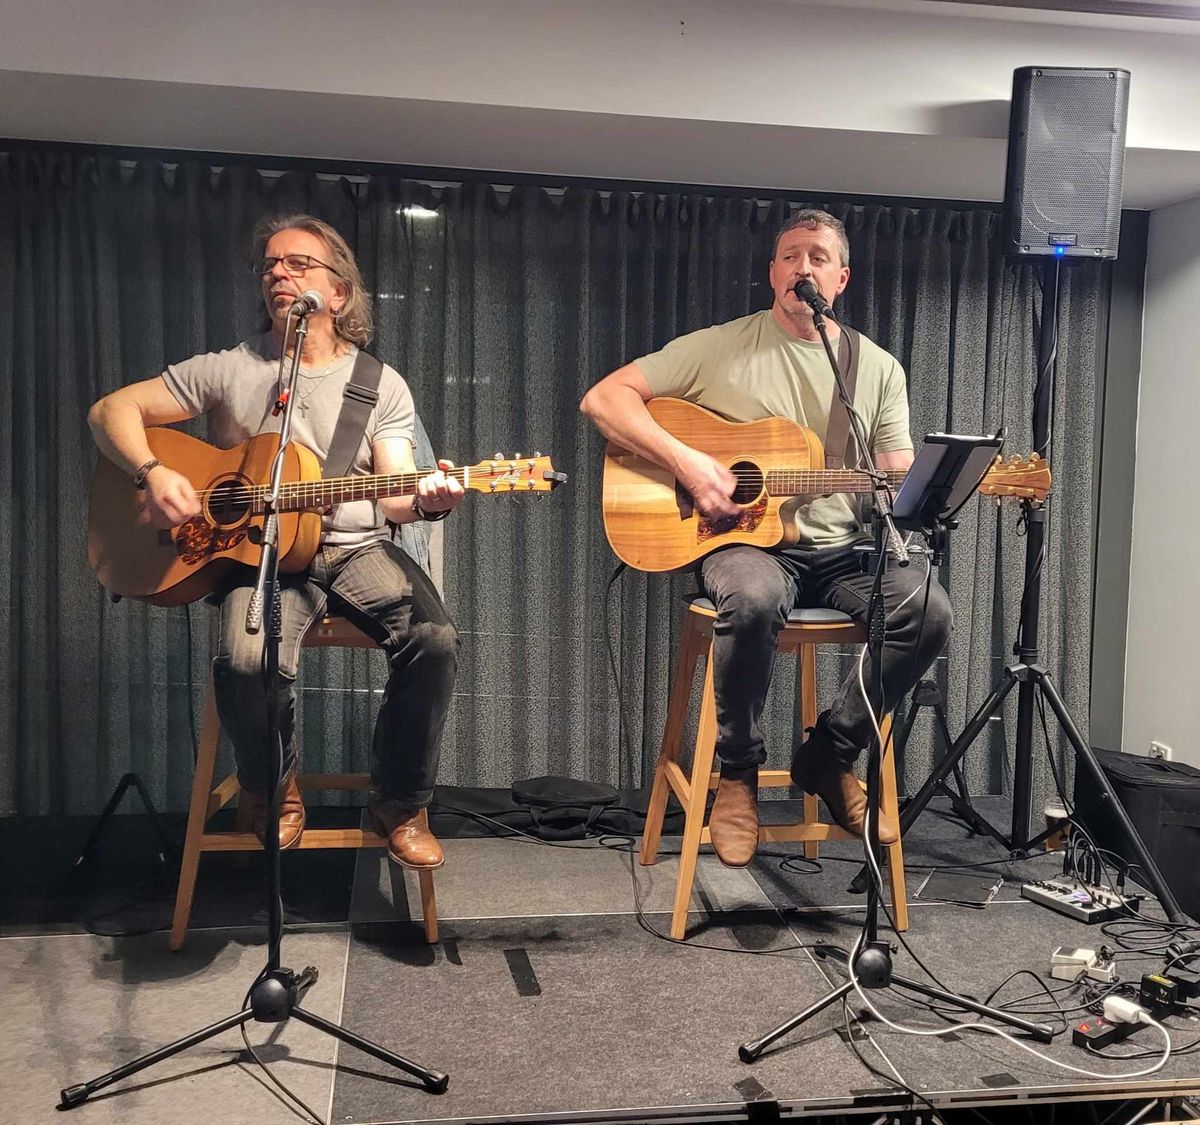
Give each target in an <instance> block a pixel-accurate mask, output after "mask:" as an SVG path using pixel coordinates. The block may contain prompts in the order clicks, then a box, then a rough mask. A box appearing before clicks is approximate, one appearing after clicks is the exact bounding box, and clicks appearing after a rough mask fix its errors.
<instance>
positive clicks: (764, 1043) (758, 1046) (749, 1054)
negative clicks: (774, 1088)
mask: <svg viewBox="0 0 1200 1125" xmlns="http://www.w3.org/2000/svg"><path fill="white" fill-rule="evenodd" d="M853 987H854V985H853V984H852V983H851V982H850V981H846V983H845V984H840V985H838V986H837V988H835V989H834V990H833V991H832V992H829V993H826V994H825V995H824V996H822V997H821V999H820V1000H818V1001H817V1002H816V1003H815V1004H810V1005H809V1006H808V1007H807V1008H805V1009H804V1011H803V1012H801V1013H800V1014H799V1015H798V1016H792V1018H791V1019H790V1020H787V1021H786V1022H785V1023H781V1024H780V1025H779V1026H778V1027H777V1028H775V1029H774V1030H773V1031H768V1032H767V1033H766V1035H764V1036H763V1037H762V1038H761V1039H752V1040H751V1041H750V1042H749V1043H743V1044H742V1045H741V1046H740V1047H739V1048H738V1058H739V1059H741V1060H742V1062H744V1063H749V1062H753V1061H754V1060H755V1059H756V1058H758V1056H759V1055H761V1054H762V1053H763V1051H765V1050H766V1049H767V1048H768V1047H769V1046H770V1045H771V1044H772V1043H774V1042H775V1040H776V1039H779V1038H782V1037H783V1036H784V1035H786V1034H787V1033H788V1032H789V1031H791V1030H792V1028H795V1027H799V1026H800V1025H801V1024H802V1023H804V1022H805V1021H806V1020H809V1019H812V1017H813V1016H815V1015H816V1014H817V1013H818V1012H822V1011H824V1010H825V1009H826V1008H828V1007H829V1005H830V1004H833V1003H836V1002H837V1001H838V1000H840V999H841V998H842V997H843V996H845V995H846V993H847V992H849V991H850V990H851V989H852V988H853Z"/></svg>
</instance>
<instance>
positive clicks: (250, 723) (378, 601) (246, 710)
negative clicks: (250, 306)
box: [88, 215, 464, 869]
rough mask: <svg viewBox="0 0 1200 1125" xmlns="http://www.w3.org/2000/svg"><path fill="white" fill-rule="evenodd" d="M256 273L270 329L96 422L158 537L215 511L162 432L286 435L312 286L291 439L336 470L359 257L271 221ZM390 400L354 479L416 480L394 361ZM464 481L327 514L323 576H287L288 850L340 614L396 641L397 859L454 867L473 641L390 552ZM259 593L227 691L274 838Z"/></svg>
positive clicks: (390, 702)
mask: <svg viewBox="0 0 1200 1125" xmlns="http://www.w3.org/2000/svg"><path fill="white" fill-rule="evenodd" d="M253 264H254V268H255V269H256V271H257V273H258V275H259V277H260V278H261V289H262V299H263V302H264V304H265V307H266V314H267V319H268V321H269V327H267V329H266V331H264V332H263V333H262V334H261V335H258V336H255V337H252V338H251V339H249V340H246V341H244V342H242V343H241V344H239V345H238V346H237V347H235V348H231V349H230V350H228V351H222V352H210V353H208V354H205V355H197V356H193V357H192V358H191V359H186V360H184V361H183V362H181V363H175V364H170V365H169V366H168V367H167V369H166V370H165V371H164V372H163V373H162V374H161V375H159V376H157V377H155V378H152V379H147V380H144V381H143V382H140V383H133V384H131V385H129V386H126V387H122V388H120V389H119V390H117V391H114V392H113V393H112V394H109V395H106V396H105V397H104V398H102V399H100V400H99V401H98V402H97V403H96V404H95V405H94V406H93V407H92V408H91V411H90V412H89V414H88V422H89V424H90V425H91V427H92V432H93V434H94V436H95V439H96V444H97V445H98V446H99V448H100V450H101V452H103V453H104V455H105V456H106V457H108V458H109V459H110V460H111V461H113V462H114V463H115V464H117V465H118V466H120V467H121V468H123V469H125V470H126V471H127V472H128V473H129V474H130V475H131V476H133V477H134V478H135V481H136V483H137V487H138V488H139V489H140V490H141V492H140V496H141V500H142V514H141V518H142V520H143V521H144V522H149V523H151V524H153V525H154V526H155V527H162V528H168V527H176V526H178V525H180V524H182V523H184V522H185V521H187V520H189V519H191V518H192V517H193V516H195V515H197V514H198V513H199V512H200V500H199V498H198V497H197V495H196V492H195V490H194V489H193V487H192V484H191V482H190V481H189V479H188V478H187V477H186V476H184V475H183V474H182V473H180V472H178V471H176V469H174V468H173V467H172V466H171V465H168V464H163V463H162V462H160V461H158V460H157V459H156V458H155V457H154V455H153V454H152V452H151V451H150V447H149V445H148V443H147V439H146V427H147V426H163V425H169V424H170V423H173V422H182V421H185V420H186V419H189V418H194V417H196V416H198V415H200V414H206V415H207V416H208V426H209V436H210V439H211V440H212V441H213V442H214V443H215V444H217V445H219V446H221V447H222V448H229V447H232V446H235V445H237V444H239V443H241V442H243V441H246V440H247V439H248V438H251V437H253V436H254V435H256V434H260V433H264V432H275V433H278V432H279V429H280V425H281V423H282V416H281V415H279V414H278V413H277V412H276V411H275V410H274V409H273V408H274V405H275V402H276V400H277V398H278V397H279V394H280V387H279V384H278V373H279V360H280V353H281V351H284V350H286V351H287V355H288V357H289V358H288V359H287V360H285V363H287V362H290V357H291V355H292V351H293V348H294V345H295V334H294V333H287V332H286V330H287V328H288V324H289V313H290V310H291V309H292V306H293V304H294V303H295V301H296V299H297V298H298V297H299V296H300V294H301V293H302V292H305V291H308V290H315V291H316V292H317V293H318V294H319V295H320V297H321V299H322V301H323V306H322V308H321V310H320V311H318V312H314V313H312V314H311V315H310V316H309V318H308V333H307V335H306V336H305V338H304V343H303V347H302V350H301V356H300V368H299V371H298V378H297V385H296V386H295V387H294V388H293V390H292V393H293V394H294V395H295V396H296V403H295V406H294V408H293V415H292V437H293V440H295V441H297V442H299V443H300V444H301V445H304V446H307V447H308V448H309V449H311V450H312V451H313V452H314V453H315V454H316V455H317V458H318V459H319V460H320V461H321V463H322V465H324V462H325V459H326V457H327V456H328V455H329V453H330V444H331V441H332V440H333V436H334V433H335V430H336V427H337V422H338V418H339V414H340V412H341V410H342V407H343V397H344V396H343V392H344V390H345V388H346V386H347V384H348V383H349V382H350V380H351V376H352V374H353V373H354V371H355V369H356V361H357V360H358V356H359V350H360V349H361V348H365V346H366V344H367V343H368V341H369V339H370V335H371V303H370V296H369V294H368V293H367V292H366V290H365V288H364V286H363V282H362V277H361V275H360V274H359V270H358V266H357V264H356V263H355V260H354V256H353V254H352V253H351V251H350V248H349V246H347V244H346V242H345V240H344V239H343V238H342V237H341V235H340V234H338V232H337V231H336V230H334V228H333V227H331V226H329V225H328V224H327V223H324V222H322V221H321V220H319V219H315V218H313V217H312V216H309V215H292V216H288V217H285V218H277V219H272V220H268V221H266V222H265V223H263V224H261V225H260V227H259V229H258V230H257V231H256V233H255V238H254V255H253ZM371 362H374V361H371ZM377 392H378V400H377V402H376V403H375V405H374V407H373V408H371V410H370V413H369V415H368V416H367V421H366V428H365V433H364V435H363V439H362V440H361V441H360V442H359V444H358V447H357V451H356V452H355V453H354V455H353V459H352V462H351V465H350V469H349V475H360V474H364V473H383V474H399V473H413V472H415V469H416V466H415V464H414V461H413V442H414V434H413V430H414V420H415V411H414V408H413V399H412V394H411V392H410V391H409V388H408V386H407V384H406V383H405V381H404V380H403V379H402V378H401V377H400V375H399V374H398V373H397V372H396V371H395V370H393V369H392V368H391V367H388V366H386V365H383V367H382V371H381V372H380V374H379V383H378V388H377ZM350 436H351V437H353V435H350ZM339 440H340V439H339ZM348 448H349V447H348ZM451 468H453V466H452V464H451V463H450V462H449V461H439V462H438V469H437V470H436V471H434V472H431V473H429V474H428V475H426V476H424V477H422V478H421V480H420V481H419V483H418V485H417V492H416V494H415V495H413V496H403V497H390V498H386V499H383V500H379V501H371V500H355V501H349V502H346V503H343V504H339V505H337V506H336V507H334V508H332V509H331V510H329V511H327V512H325V513H323V516H322V531H321V539H320V546H319V548H318V550H317V554H316V557H315V558H314V559H313V562H312V563H311V565H310V566H309V568H308V570H307V571H305V572H304V573H301V574H283V575H281V576H280V601H281V610H282V623H283V640H282V643H281V646H280V680H281V684H280V686H281V688H282V690H281V691H280V692H279V714H278V723H279V730H280V732H281V736H282V741H283V746H284V762H283V774H282V783H281V784H282V786H283V792H282V797H281V817H280V824H279V843H280V847H281V848H291V847H295V846H296V845H297V844H299V843H300V838H301V834H302V832H303V830H304V805H303V803H302V801H301V799H300V791H299V787H298V786H297V784H296V776H295V766H296V751H295V748H294V747H293V746H292V744H291V735H292V726H293V712H294V708H295V694H294V691H293V683H294V681H295V678H296V669H297V665H298V663H299V657H300V644H301V642H302V640H303V639H304V635H305V633H306V632H307V631H308V629H309V628H310V627H311V626H312V625H313V624H314V623H316V622H317V621H319V620H320V619H321V617H322V616H323V615H324V614H325V613H326V612H327V610H331V611H334V612H336V613H338V614H341V615H344V616H345V617H347V618H348V619H349V620H350V621H352V622H353V623H354V624H355V625H357V626H359V627H360V628H361V629H363V630H364V631H365V632H367V633H368V634H370V635H371V636H373V637H374V638H375V639H376V640H377V641H379V643H380V644H381V645H382V647H383V649H384V651H385V652H386V653H387V656H388V663H389V666H390V675H389V677H388V682H387V687H386V690H385V692H384V699H383V704H382V706H381V707H380V710H379V715H378V717H377V720H376V726H375V735H374V743H373V762H372V789H371V794H370V797H369V800H368V806H367V808H368V813H369V815H370V817H371V819H372V821H373V823H374V826H375V828H376V830H377V831H378V832H379V833H380V834H381V835H383V836H385V837H387V839H388V853H389V855H390V856H391V858H392V859H393V860H395V861H396V862H397V863H400V864H403V865H404V866H407V867H413V868H418V869H420V868H433V867H438V866H440V865H441V864H442V862H443V854H442V849H441V846H440V845H439V843H438V841H437V840H436V839H435V838H434V836H433V835H432V833H431V832H430V831H429V829H428V826H427V825H426V824H424V823H422V818H421V816H420V815H419V814H420V812H421V810H422V809H424V808H425V807H426V806H427V805H428V804H429V803H430V801H431V800H432V797H433V787H434V781H435V777H436V774H437V763H438V752H439V740H440V737H441V732H442V727H443V724H444V722H445V718H446V712H447V709H448V708H449V705H450V699H451V695H452V692H453V688H454V679H455V674H456V670H457V662H458V634H457V632H456V630H455V628H454V625H453V623H452V622H451V620H450V616H449V614H448V613H447V611H446V607H445V605H444V604H443V603H442V599H441V597H440V595H439V594H438V592H437V589H436V588H435V587H434V585H433V582H432V581H431V580H430V578H429V576H428V575H427V574H426V573H425V572H424V571H423V570H422V568H421V567H420V565H418V563H417V562H416V561H415V560H414V559H413V558H412V557H410V556H409V555H408V554H407V553H406V552H404V551H403V550H401V549H400V548H399V547H398V546H396V545H395V544H394V543H393V542H392V541H391V539H390V538H389V531H388V527H387V523H388V522H389V521H390V522H391V523H394V524H404V523H411V522H413V521H414V520H439V519H443V518H444V517H445V516H447V515H448V514H449V513H450V512H451V511H452V510H453V509H454V508H455V507H456V506H457V505H458V504H459V503H460V502H461V501H462V498H463V495H464V493H463V488H462V485H461V484H459V482H458V481H457V480H456V479H454V477H453V476H450V475H447V473H446V470H448V469H451ZM264 483H265V482H264ZM254 580H255V571H254V570H253V569H252V568H250V567H248V566H240V565H239V566H237V567H236V569H235V570H234V571H233V573H232V574H231V575H230V576H229V577H228V579H226V580H224V581H223V582H222V584H221V585H220V586H219V587H218V589H217V591H216V594H215V598H216V600H217V601H218V602H219V605H220V615H221V619H220V640H219V643H218V649H217V655H216V657H215V658H214V660H213V685H214V688H215V691H216V696H217V707H218V711H219V713H220V716H221V722H222V724H223V726H224V727H225V730H226V731H227V732H228V734H229V736H230V739H231V741H232V742H233V746H234V751H235V754H236V757H237V768H238V777H239V780H240V782H241V787H242V800H245V801H247V802H248V803H249V804H250V806H251V812H252V818H251V819H252V822H253V824H254V829H255V831H256V832H257V833H258V835H259V838H260V839H261V838H262V837H263V835H264V832H265V823H266V813H267V805H268V795H267V793H266V792H265V789H266V753H267V746H266V732H267V717H266V710H267V703H266V686H265V684H264V682H263V675H262V663H261V657H262V637H261V635H259V636H251V635H250V634H248V633H247V632H246V626H245V622H246V609H247V605H248V602H249V599H250V595H251V593H252V588H253V584H254Z"/></svg>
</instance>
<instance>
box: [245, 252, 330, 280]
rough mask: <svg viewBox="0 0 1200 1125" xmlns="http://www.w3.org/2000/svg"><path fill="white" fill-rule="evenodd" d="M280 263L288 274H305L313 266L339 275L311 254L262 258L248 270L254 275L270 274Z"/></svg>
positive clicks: (326, 263)
mask: <svg viewBox="0 0 1200 1125" xmlns="http://www.w3.org/2000/svg"><path fill="white" fill-rule="evenodd" d="M280 262H282V263H283V268H284V269H285V270H287V271H288V273H290V274H295V275H297V276H298V275H300V274H305V273H307V272H308V271H309V270H310V269H312V268H313V267H314V266H320V267H321V268H322V269H326V270H328V271H329V272H330V273H332V274H337V276H338V277H340V276H341V274H339V273H338V271H337V270H335V269H334V268H333V266H331V265H330V264H329V263H328V262H322V261H321V260H320V259H319V258H314V257H313V256H312V255H311V254H284V255H283V257H282V258H263V260H262V261H261V262H258V263H257V264H256V265H253V266H251V267H250V268H251V269H252V270H254V272H255V273H257V274H259V275H262V274H268V273H270V272H271V271H272V270H273V269H274V268H275V267H276V266H277V265H278V264H279V263H280Z"/></svg>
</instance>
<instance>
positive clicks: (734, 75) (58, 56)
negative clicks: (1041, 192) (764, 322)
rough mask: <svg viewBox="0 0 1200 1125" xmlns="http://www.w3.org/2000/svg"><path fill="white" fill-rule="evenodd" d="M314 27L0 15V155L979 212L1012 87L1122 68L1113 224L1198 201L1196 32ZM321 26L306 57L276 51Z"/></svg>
mask: <svg viewBox="0 0 1200 1125" xmlns="http://www.w3.org/2000/svg"><path fill="white" fill-rule="evenodd" d="M1067 2H1069V0H1067ZM1079 2H1080V3H1082V2H1083V0H1079ZM1130 2H1131V0H1107V2H1105V3H1100V4H1098V5H1097V6H1099V7H1103V8H1105V9H1111V8H1112V7H1113V6H1114V4H1116V3H1130ZM1168 2H1169V3H1172V4H1175V5H1182V4H1183V2H1184V0H1168ZM1070 6H1072V7H1077V6H1079V4H1071V5H1070ZM1140 6H1141V7H1143V8H1144V7H1147V5H1140ZM1156 7H1157V8H1158V9H1165V8H1167V7H1168V3H1164V4H1162V5H1157V6H1156ZM1189 7H1193V8H1194V7H1196V5H1192V4H1190V0H1189ZM329 13H330V9H329V8H328V7H327V6H326V5H323V4H322V5H318V4H316V3H314V2H313V0H259V3H258V4H257V5H255V7H253V8H250V7H248V6H245V5H244V4H242V3H241V0H209V3H207V4H206V5H203V6H196V5H188V6H186V7H185V6H184V5H182V4H176V5H175V6H174V8H173V7H172V5H170V4H167V5H163V4H162V3H159V2H157V0H59V2H58V3H56V4H54V5H44V4H38V5H36V6H34V5H33V4H31V3H25V2H17V0H0V26H3V27H4V28H5V32H6V33H5V36H4V38H3V40H2V41H0V136H7V137H14V138H29V139H40V140H51V141H72V142H84V143H98V144H108V145H128V146H144V147H150V148H165V149H184V150H197V151H204V152H228V153H251V154H264V155H277V156H283V157H289V156H290V157H314V158H318V159H330V160H344V161H370V162H381V163H395V164H403V165H407V166H418V165H419V166H428V167H437V168H463V169H482V170H488V171H507V172H525V173H538V174H545V175H564V176H584V177H595V178H602V179H607V178H621V179H632V180H639V181H647V180H648V181H659V182H678V183H703V184H720V185H730V186H749V187H763V188H782V189H808V190H812V191H828V192H844V193H864V194H888V195H895V196H902V197H925V198H953V199H978V200H996V199H999V198H1000V197H1001V195H1002V193H1003V181H1004V152H1005V134H1006V130H1007V100H1008V96H1009V92H1010V90H1011V81H1012V70H1013V68H1014V66H1021V65H1036V64H1041V65H1079V66H1089V65H1090V66H1096V65H1100V66H1124V67H1126V68H1127V69H1129V70H1130V71H1131V73H1132V75H1133V78H1132V84H1131V90H1132V95H1131V109H1130V125H1129V134H1128V144H1129V148H1128V151H1127V166H1126V181H1125V204H1126V206H1132V207H1145V208H1154V207H1159V206H1163V205H1165V204H1169V203H1173V202H1176V201H1179V200H1183V199H1188V198H1193V197H1196V196H1200V75H1198V74H1197V71H1200V67H1197V66H1196V62H1195V60H1196V59H1197V58H1200V37H1198V35H1197V33H1200V24H1197V23H1195V22H1192V21H1190V20H1182V19H1163V18H1140V17H1139V18H1124V17H1116V16H1112V15H1109V14H1099V15H1089V14H1084V13H1080V12H1078V11H1072V12H1068V13H1063V12H1047V11H1045V10H1038V11H1034V10H1031V9H1028V8H1014V9H1009V10H1004V9H1002V8H1001V7H1000V6H997V5H990V6H983V5H980V4H973V3H945V2H943V0H850V2H848V3H845V2H844V3H842V4H840V5H837V6H835V7H830V6H826V5H821V4H814V3H808V2H806V0H742V2H741V3H731V2H728V0H655V2H654V3H650V4H648V3H646V2H645V0H605V2H599V0H490V2H488V0H477V2H475V3H469V2H467V0H458V2H451V0H444V3H442V4H441V5H430V4H428V3H419V2H417V0H412V2H411V3H410V2H408V0H392V2H391V3H388V4H386V5H385V4H383V3H381V2H378V0H344V2H343V4H342V6H341V7H340V8H339V9H337V15H336V17H335V18H334V22H329V21H330V14H329ZM1189 14H1190V13H1189ZM1197 14H1200V12H1198V13H1197ZM317 19H321V20H323V21H326V22H323V23H321V24H320V25H319V26H321V27H322V28H323V30H322V34H321V35H320V36H319V37H316V38H315V39H314V38H313V37H311V36H307V35H298V34H297V33H296V32H295V31H294V30H293V29H295V28H300V29H303V28H305V27H308V26H311V25H312V23H313V21H315V20H317ZM314 44H315V45H316V47H317V48H318V49H315V50H314Z"/></svg>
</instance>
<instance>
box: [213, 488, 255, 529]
mask: <svg viewBox="0 0 1200 1125" xmlns="http://www.w3.org/2000/svg"><path fill="white" fill-rule="evenodd" d="M249 509H250V495H249V492H248V490H247V485H246V482H245V481H244V480H242V479H241V478H239V477H231V478H230V479H229V480H224V481H222V482H221V483H220V484H218V485H216V486H214V487H213V489H212V492H211V494H210V495H209V498H208V518H209V519H210V520H211V521H212V522H213V523H214V524H215V525H216V526H217V527H234V526H236V525H237V524H239V523H241V522H243V521H244V520H245V518H246V516H247V513H248V512H249Z"/></svg>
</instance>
